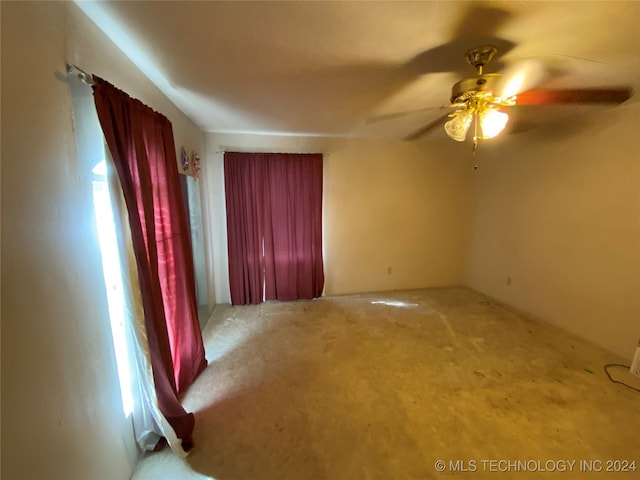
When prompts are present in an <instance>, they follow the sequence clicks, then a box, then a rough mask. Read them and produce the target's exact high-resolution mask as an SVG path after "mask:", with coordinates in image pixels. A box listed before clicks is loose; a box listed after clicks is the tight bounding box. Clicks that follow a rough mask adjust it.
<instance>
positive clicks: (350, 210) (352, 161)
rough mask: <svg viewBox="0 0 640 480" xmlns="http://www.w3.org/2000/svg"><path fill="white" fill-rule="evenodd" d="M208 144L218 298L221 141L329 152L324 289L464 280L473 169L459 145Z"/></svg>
mask: <svg viewBox="0 0 640 480" xmlns="http://www.w3.org/2000/svg"><path fill="white" fill-rule="evenodd" d="M206 144H207V147H206V149H207V159H206V162H205V164H206V165H205V172H204V174H205V178H206V180H207V182H208V183H209V185H211V192H215V193H214V194H212V195H211V196H210V197H209V202H210V209H211V212H212V230H213V231H215V232H217V236H216V237H215V241H214V242H215V243H214V245H213V248H214V252H215V262H216V264H215V266H214V270H215V277H216V300H217V302H229V282H228V264H227V243H226V242H227V240H226V219H225V211H224V183H223V154H222V153H221V152H222V151H224V150H230V151H231V150H235V151H271V152H279V151H288V152H308V153H310V152H321V153H324V154H325V163H324V206H323V208H324V211H323V217H324V218H323V222H324V252H325V273H326V281H325V294H327V295H335V294H346V293H352V292H366V291H381V290H389V289H409V288H420V287H433V286H443V285H455V284H460V283H461V282H462V280H463V268H464V256H465V254H466V249H467V241H468V226H469V190H470V176H471V173H472V170H471V168H470V164H469V162H468V158H466V156H464V155H462V156H461V155H460V152H461V150H460V145H458V144H454V143H453V142H437V143H430V144H428V143H421V142H400V141H385V140H366V139H346V138H342V139H337V138H321V137H279V136H265V135H232V134H216V133H209V134H207V135H206ZM389 268H391V273H388V271H389V270H388V269H389Z"/></svg>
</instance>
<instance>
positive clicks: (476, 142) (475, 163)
mask: <svg viewBox="0 0 640 480" xmlns="http://www.w3.org/2000/svg"><path fill="white" fill-rule="evenodd" d="M478 143H479V142H478V137H476V136H474V137H473V169H474V170H477V169H478V162H477V161H476V150H478Z"/></svg>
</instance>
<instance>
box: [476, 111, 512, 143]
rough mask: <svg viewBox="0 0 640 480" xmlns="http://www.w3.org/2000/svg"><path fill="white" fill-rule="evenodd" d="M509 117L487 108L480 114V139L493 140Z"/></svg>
mask: <svg viewBox="0 0 640 480" xmlns="http://www.w3.org/2000/svg"><path fill="white" fill-rule="evenodd" d="M508 120H509V115H507V114H506V113H504V112H499V111H498V110H493V109H491V108H487V109H486V110H483V111H482V112H480V128H481V129H482V138H493V137H495V136H496V135H498V134H499V133H500V132H501V131H502V130H504V127H505V126H506V125H507V121H508Z"/></svg>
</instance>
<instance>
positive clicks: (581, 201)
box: [467, 103, 640, 359]
mask: <svg viewBox="0 0 640 480" xmlns="http://www.w3.org/2000/svg"><path fill="white" fill-rule="evenodd" d="M638 125H640V105H639V104H637V103H636V104H632V105H622V106H619V107H617V108H615V109H612V110H608V111H604V112H599V113H595V114H593V115H590V116H581V117H580V118H577V119H575V121H574V122H573V124H565V125H554V126H550V127H549V128H547V129H544V128H542V129H540V130H538V131H533V132H531V133H529V134H527V135H521V136H513V137H511V138H512V140H511V141H509V142H507V143H505V144H504V145H503V147H502V148H500V149H499V150H497V151H496V154H495V156H493V157H492V158H490V159H487V160H486V161H484V163H483V165H482V166H481V169H480V170H479V171H478V174H477V175H476V176H475V185H474V188H475V191H474V197H473V199H474V201H473V203H474V206H475V210H474V214H473V235H472V239H473V240H472V243H471V248H470V257H469V264H468V276H467V278H468V283H469V285H470V286H471V287H472V288H474V289H476V290H479V291H481V292H483V293H485V294H487V295H490V296H491V297H494V298H496V299H498V300H501V301H503V302H505V303H507V304H509V305H512V306H514V307H516V308H517V309H520V310H522V311H524V312H527V313H529V314H531V315H533V316H534V317H536V318H539V319H541V320H543V321H547V322H550V323H553V324H556V325H558V326H560V327H561V328H563V329H565V330H568V331H570V332H573V333H576V334H578V335H579V336H581V337H583V338H586V339H588V340H591V341H592V342H594V343H595V344H597V345H600V346H602V347H604V348H606V349H608V350H611V351H613V352H617V353H619V354H620V355H623V356H624V357H626V358H628V359H631V357H632V354H633V351H634V349H635V345H636V343H637V341H638V338H639V337H640V153H639V152H640V136H639V135H638ZM548 135H552V138H551V140H548V139H547V138H548V137H547V136H548ZM543 136H544V137H545V138H543ZM509 278H510V279H511V284H510V285H509V284H508V280H507V279H509Z"/></svg>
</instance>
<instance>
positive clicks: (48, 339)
mask: <svg viewBox="0 0 640 480" xmlns="http://www.w3.org/2000/svg"><path fill="white" fill-rule="evenodd" d="M0 8H1V15H2V29H1V31H2V55H1V59H2V146H1V149H2V151H1V153H2V287H3V289H2V478H3V479H6V480H11V479H26V478H29V479H31V478H47V479H52V480H54V479H64V480H69V479H102V478H110V479H114V480H117V479H122V480H124V479H128V478H130V476H131V472H132V469H133V466H134V462H135V461H136V460H137V449H136V447H135V444H134V441H133V435H132V430H131V425H130V422H129V421H128V420H127V419H125V418H124V415H123V413H122V406H121V400H120V395H119V391H118V390H119V384H118V379H117V371H116V363H115V358H114V354H113V347H112V346H111V332H110V327H109V320H108V312H107V303H106V293H105V289H104V283H103V280H102V270H101V261H100V252H99V247H98V241H97V234H96V229H95V224H94V215H93V204H92V186H91V168H92V167H93V165H92V164H90V162H88V161H87V159H85V158H79V157H78V156H77V154H76V146H75V138H74V131H73V123H72V114H71V96H70V90H69V86H68V85H67V83H66V81H65V76H64V71H65V64H66V62H67V61H71V62H74V63H76V64H77V65H78V66H79V67H81V68H83V69H86V70H87V71H89V72H95V73H97V74H98V75H100V76H102V77H103V78H105V79H107V80H109V81H111V82H112V83H114V84H115V85H116V86H118V87H120V88H122V89H123V90H125V91H127V92H129V93H130V94H131V95H133V96H137V97H139V98H141V99H142V100H143V101H144V102H146V103H147V104H149V105H150V106H152V107H153V108H155V109H156V110H159V111H161V112H162V113H165V114H166V115H167V116H168V117H169V118H170V119H171V121H172V122H173V124H174V129H175V136H176V143H177V145H181V144H185V146H188V147H190V148H194V149H200V148H202V145H201V142H202V133H201V132H200V130H199V129H197V127H195V126H194V125H193V124H192V123H191V122H190V121H188V120H187V119H186V117H184V115H182V114H181V113H180V112H179V111H178V110H177V109H176V108H175V107H174V106H173V105H172V104H171V103H170V102H169V101H168V100H167V99H166V98H165V97H164V96H163V95H162V94H161V93H160V92H159V91H158V90H157V89H156V88H155V87H154V86H153V85H152V84H151V83H150V82H149V81H148V80H147V79H146V78H145V77H144V76H143V75H142V74H141V72H140V71H139V70H137V69H136V68H135V67H134V66H133V64H132V63H131V62H129V61H128V59H127V58H126V57H124V56H123V55H122V54H121V53H120V51H119V50H117V49H116V48H115V46H114V45H113V44H111V43H110V42H109V40H108V39H107V38H106V37H104V35H102V33H101V32H100V31H99V30H98V29H97V28H96V27H95V26H94V25H93V23H92V22H91V21H90V20H89V19H88V18H86V17H85V16H84V15H83V14H82V13H81V12H80V11H79V10H78V7H77V6H76V5H75V4H73V3H67V2H1V5H0Z"/></svg>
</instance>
